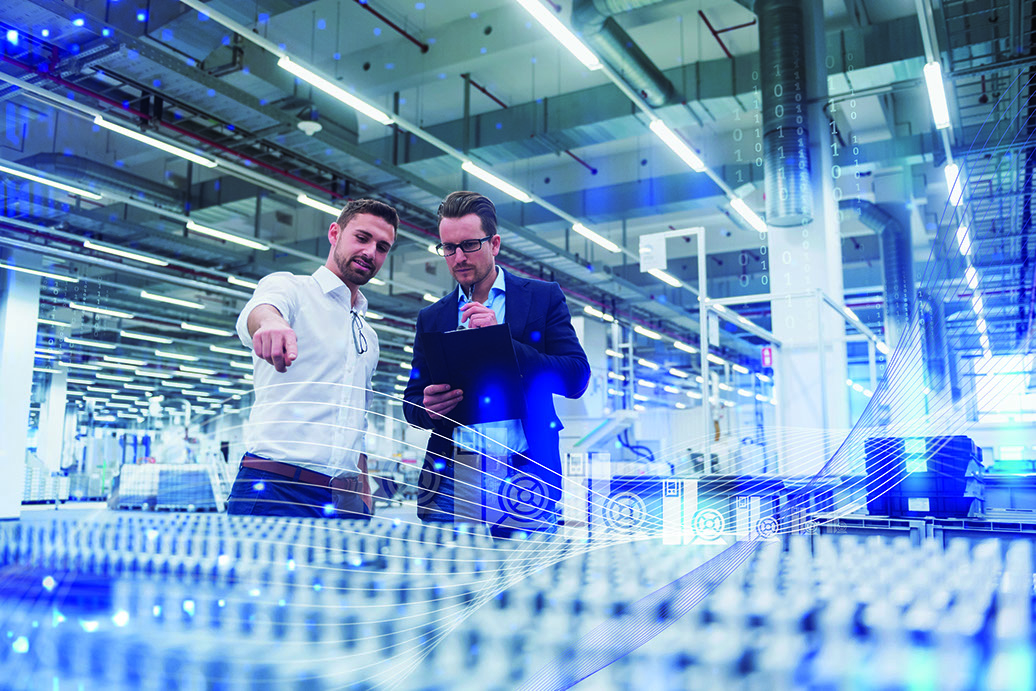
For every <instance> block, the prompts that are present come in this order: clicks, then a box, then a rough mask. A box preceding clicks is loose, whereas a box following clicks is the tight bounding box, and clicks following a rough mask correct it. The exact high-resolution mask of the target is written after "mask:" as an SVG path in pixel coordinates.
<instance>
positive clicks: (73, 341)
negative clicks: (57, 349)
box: [63, 338, 115, 350]
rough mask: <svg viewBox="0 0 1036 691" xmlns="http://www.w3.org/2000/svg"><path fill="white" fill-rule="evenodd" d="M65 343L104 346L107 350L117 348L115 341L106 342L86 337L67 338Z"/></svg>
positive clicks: (95, 346) (93, 346)
mask: <svg viewBox="0 0 1036 691" xmlns="http://www.w3.org/2000/svg"><path fill="white" fill-rule="evenodd" d="M63 340H64V341H65V343H67V344H69V345H81V346H90V347H91V348H103V349H105V350H115V344H114V343H104V342H102V341H90V340H87V339H85V338H65V339H63Z"/></svg>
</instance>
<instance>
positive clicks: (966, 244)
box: [957, 224, 971, 257]
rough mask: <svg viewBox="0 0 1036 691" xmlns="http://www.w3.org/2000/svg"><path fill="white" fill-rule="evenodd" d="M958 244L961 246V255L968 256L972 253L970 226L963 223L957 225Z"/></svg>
mask: <svg viewBox="0 0 1036 691" xmlns="http://www.w3.org/2000/svg"><path fill="white" fill-rule="evenodd" d="M957 245H958V246H959V248H960V255H961V256H962V257H966V256H968V255H969V254H971V234H970V232H969V231H968V227H967V226H966V225H964V224H961V225H960V226H958V227H957Z"/></svg>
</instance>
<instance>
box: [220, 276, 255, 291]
mask: <svg viewBox="0 0 1036 691" xmlns="http://www.w3.org/2000/svg"><path fill="white" fill-rule="evenodd" d="M227 283H229V284H230V285H233V286H240V287H242V288H251V289H252V290H255V289H256V288H258V287H259V284H258V283H256V282H255V281H246V280H245V279H243V278H238V277H237V276H227Z"/></svg>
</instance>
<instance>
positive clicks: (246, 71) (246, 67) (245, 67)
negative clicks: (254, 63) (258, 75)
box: [241, 65, 252, 74]
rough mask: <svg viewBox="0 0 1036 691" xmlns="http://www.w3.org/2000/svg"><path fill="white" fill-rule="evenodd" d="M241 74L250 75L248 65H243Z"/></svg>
mask: <svg viewBox="0 0 1036 691" xmlns="http://www.w3.org/2000/svg"><path fill="white" fill-rule="evenodd" d="M241 72H242V73H243V74H250V73H251V72H252V70H250V69H249V68H248V65H245V66H244V67H242V68H241Z"/></svg>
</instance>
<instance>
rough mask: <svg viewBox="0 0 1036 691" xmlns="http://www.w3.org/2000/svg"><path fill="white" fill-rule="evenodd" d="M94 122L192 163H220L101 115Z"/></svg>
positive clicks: (213, 166)
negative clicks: (118, 123) (108, 119)
mask: <svg viewBox="0 0 1036 691" xmlns="http://www.w3.org/2000/svg"><path fill="white" fill-rule="evenodd" d="M94 124H95V125H98V126H100V127H103V128H104V129H106V130H110V131H112V132H115V133H117V134H121V135H122V136H124V137H129V138H130V139H135V140H136V141H138V142H140V143H141V144H147V145H148V146H153V147H154V148H156V149H160V150H161V151H164V152H166V153H167V154H173V155H174V156H179V157H180V158H184V159H187V160H188V161H191V162H192V163H197V164H198V165H200V166H205V167H206V168H215V167H216V166H218V165H219V161H216V160H213V159H211V158H206V157H205V156H199V155H198V154H196V153H193V152H190V151H188V150H187V149H182V148H180V147H179V146H175V145H173V144H170V143H168V142H164V141H162V140H161V139H156V138H154V137H149V136H148V135H146V134H142V133H140V132H137V131H135V130H132V129H130V128H129V127H123V126H122V125H116V124H115V123H114V122H109V121H107V120H105V119H104V118H103V117H101V116H100V115H98V116H96V117H94Z"/></svg>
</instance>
